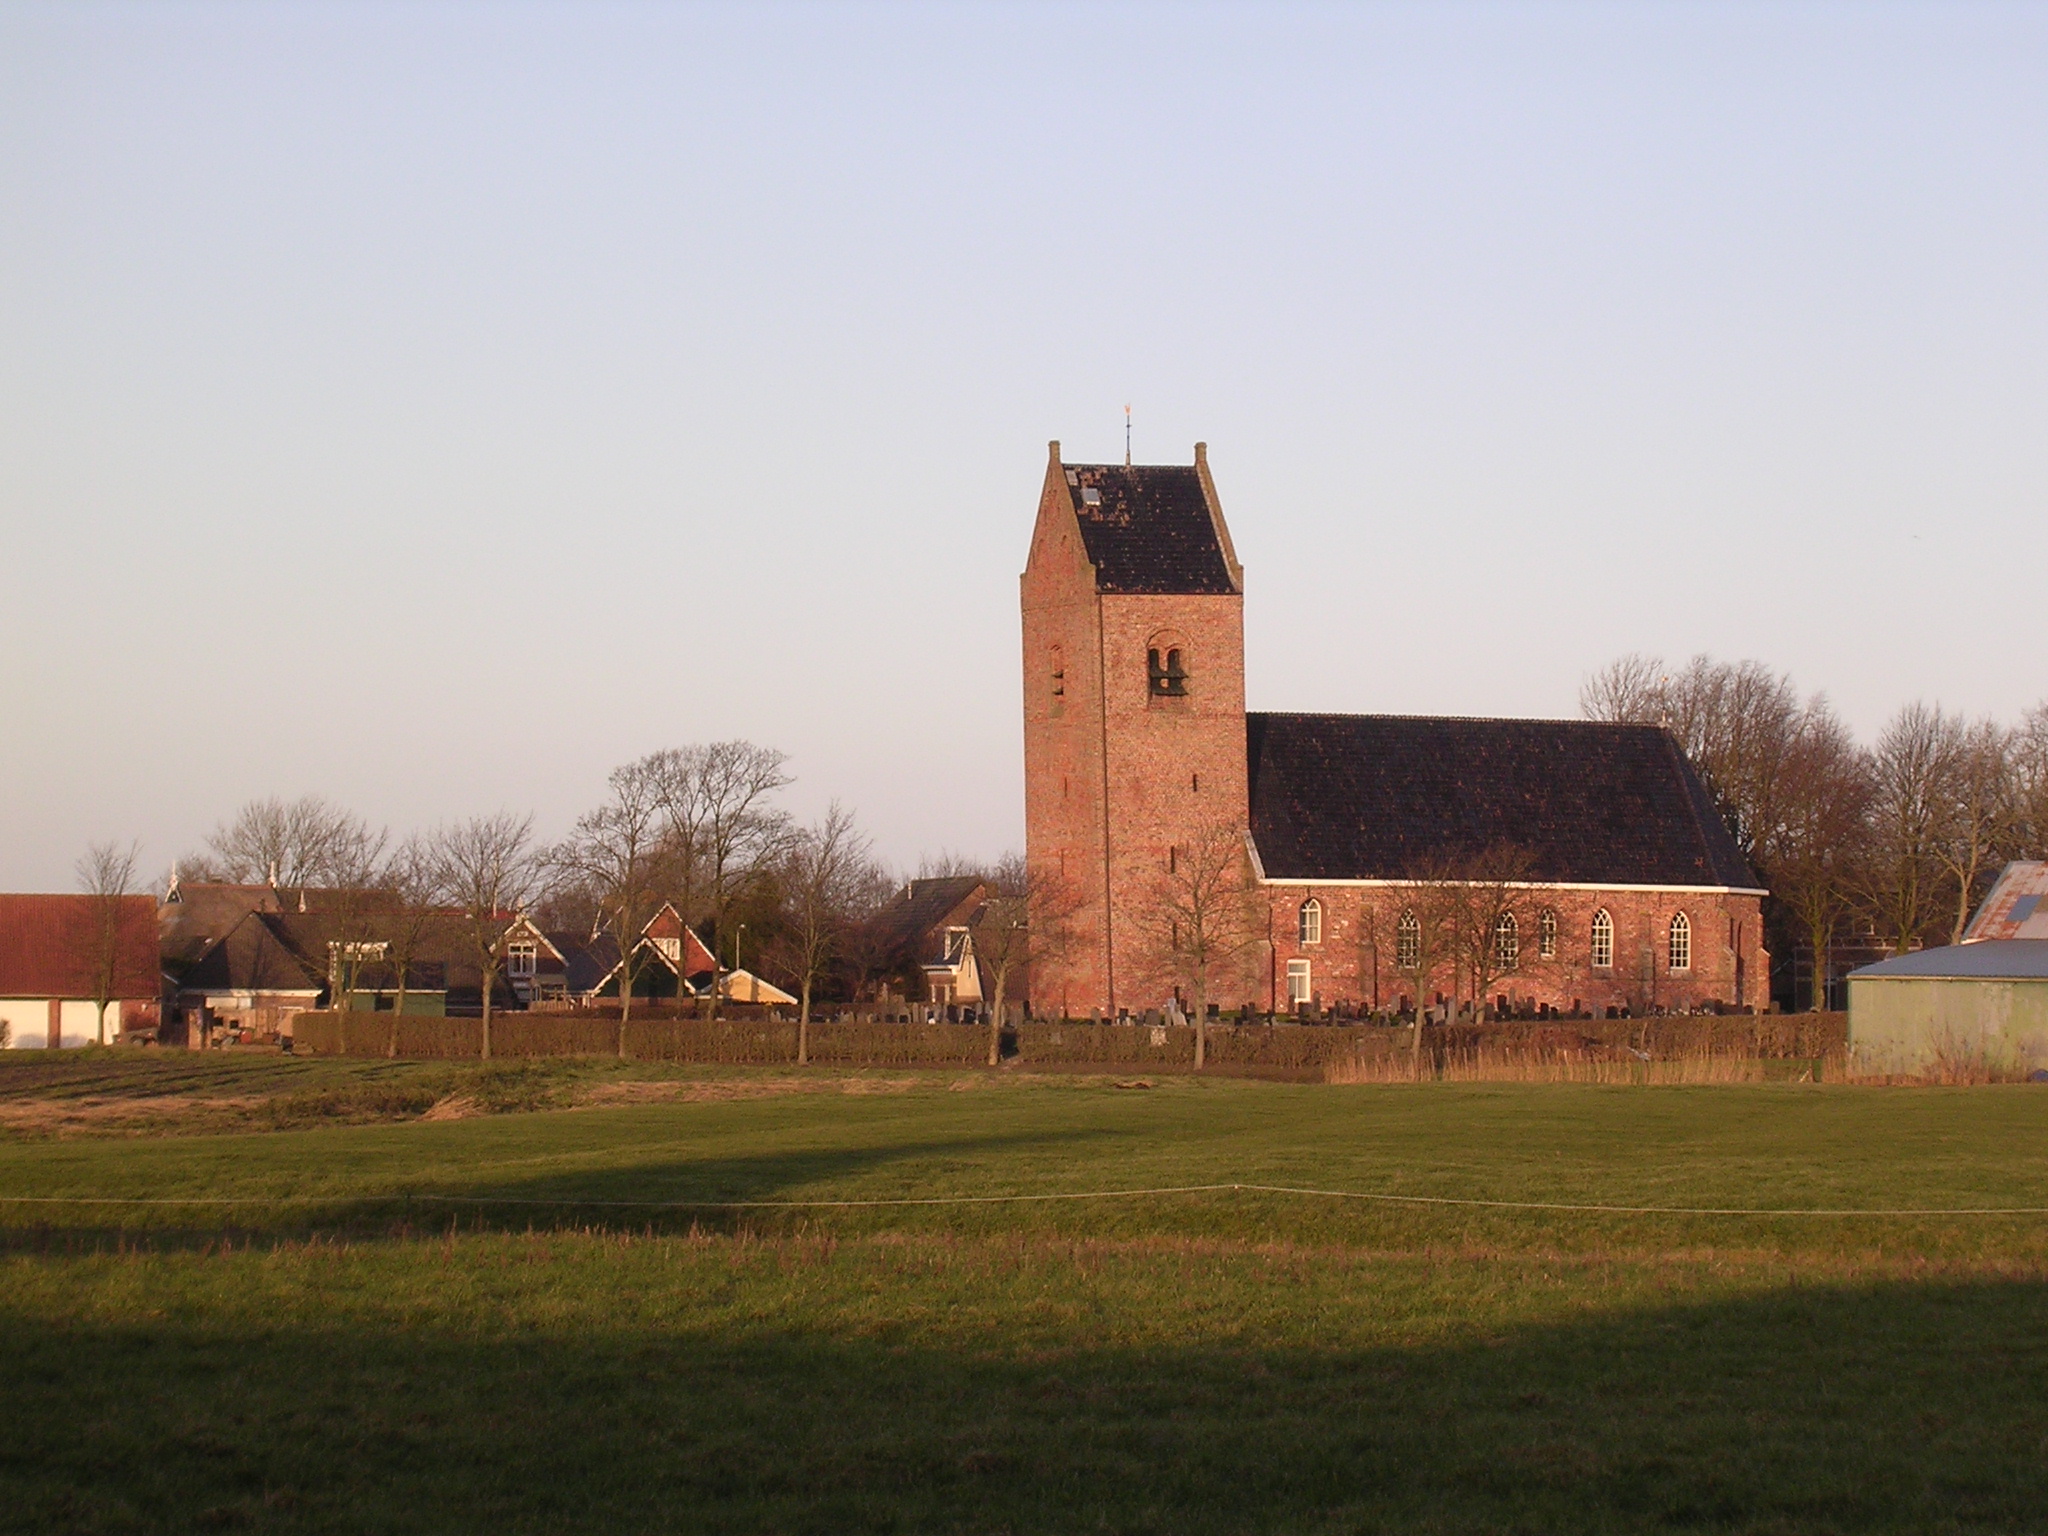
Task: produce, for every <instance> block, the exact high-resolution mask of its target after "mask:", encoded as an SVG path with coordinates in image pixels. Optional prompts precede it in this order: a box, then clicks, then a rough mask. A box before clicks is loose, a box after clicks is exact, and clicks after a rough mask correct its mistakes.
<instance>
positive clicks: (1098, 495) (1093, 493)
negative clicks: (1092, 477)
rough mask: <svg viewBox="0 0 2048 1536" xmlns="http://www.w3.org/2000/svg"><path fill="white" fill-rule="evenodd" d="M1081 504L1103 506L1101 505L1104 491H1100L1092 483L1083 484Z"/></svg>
mask: <svg viewBox="0 0 2048 1536" xmlns="http://www.w3.org/2000/svg"><path fill="white" fill-rule="evenodd" d="M1081 505H1082V506H1084V507H1099V506H1101V505H1102V492H1100V491H1098V490H1097V489H1095V487H1094V486H1092V485H1084V486H1082V487H1081Z"/></svg>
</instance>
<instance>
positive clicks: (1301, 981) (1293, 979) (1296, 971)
mask: <svg viewBox="0 0 2048 1536" xmlns="http://www.w3.org/2000/svg"><path fill="white" fill-rule="evenodd" d="M1314 998H1315V988H1314V987H1313V986H1312V985H1310V982H1309V967H1308V962H1307V961H1306V960H1290V961H1288V962H1287V1006H1288V1007H1290V1008H1299V1007H1300V1006H1301V1005H1302V1004H1303V1003H1306V1002H1311V1001H1313V1000H1314Z"/></svg>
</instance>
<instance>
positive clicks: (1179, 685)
mask: <svg viewBox="0 0 2048 1536" xmlns="http://www.w3.org/2000/svg"><path fill="white" fill-rule="evenodd" d="M1145 679H1146V686H1147V688H1148V689H1149V690H1150V692H1151V694H1152V696H1153V697H1154V698H1156V699H1180V698H1185V697H1186V696H1187V691H1188V668H1187V661H1186V659H1185V658H1184V656H1183V655H1182V653H1181V648H1180V647H1179V646H1177V645H1169V646H1163V647H1162V646H1157V645H1155V646H1153V647H1151V648H1150V649H1149V650H1147V651H1146V652H1145Z"/></svg>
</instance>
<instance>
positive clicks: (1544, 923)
mask: <svg viewBox="0 0 2048 1536" xmlns="http://www.w3.org/2000/svg"><path fill="white" fill-rule="evenodd" d="M1536 953H1537V955H1538V956H1539V957H1540V958H1541V959H1544V960H1555V959H1556V958H1557V909H1556V908H1555V907H1545V908H1544V909H1543V914H1542V916H1540V917H1538V918H1537V919H1536Z"/></svg>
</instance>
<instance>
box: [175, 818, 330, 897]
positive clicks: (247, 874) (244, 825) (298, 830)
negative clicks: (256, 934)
mask: <svg viewBox="0 0 2048 1536" xmlns="http://www.w3.org/2000/svg"><path fill="white" fill-rule="evenodd" d="M361 825H362V824H361V822H359V821H358V820H357V819H356V818H355V817H354V816H352V815H350V814H349V813H348V812H347V811H344V810H342V809H341V808H340V807H339V806H334V805H330V804H328V803H327V801H325V800H323V799H321V798H320V797H319V796H318V795H301V796H300V797H299V798H298V799H296V800H293V801H290V802H286V801H283V800H279V799H277V798H275V797H272V798H270V799H265V800H252V801H250V802H249V803H248V804H247V805H245V806H243V807H242V808H241V810H240V811H238V812H237V813H236V814H235V819H234V820H233V821H230V822H224V823H222V824H221V825H220V826H218V827H216V828H215V829H214V830H213V832H212V833H211V835H209V836H208V837H207V839H206V843H207V846H208V848H210V849H211V850H212V852H213V859H212V860H211V861H210V862H211V863H212V864H213V865H214V867H215V868H217V869H218V870H219V872H220V873H221V874H222V875H223V876H225V877H226V878H227V879H229V880H237V881H243V882H246V883H254V882H256V881H259V880H269V881H270V882H271V883H272V884H274V885H276V886H278V887H279V889H281V890H296V891H297V893H298V897H299V905H300V907H301V908H302V909H303V908H304V906H305V898H306V891H307V888H308V887H310V886H313V885H316V884H319V883H321V882H322V881H324V880H326V879H327V878H328V877H329V875H330V873H331V869H330V866H331V863H332V861H333V859H334V857H335V855H336V852H337V850H338V848H339V847H340V846H341V845H342V844H343V843H344V842H345V841H346V840H347V838H348V836H349V835H350V834H351V833H352V832H354V831H358V830H360V828H361ZM185 862H186V863H187V864H188V865H193V864H196V862H197V861H193V860H187V861H185Z"/></svg>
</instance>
